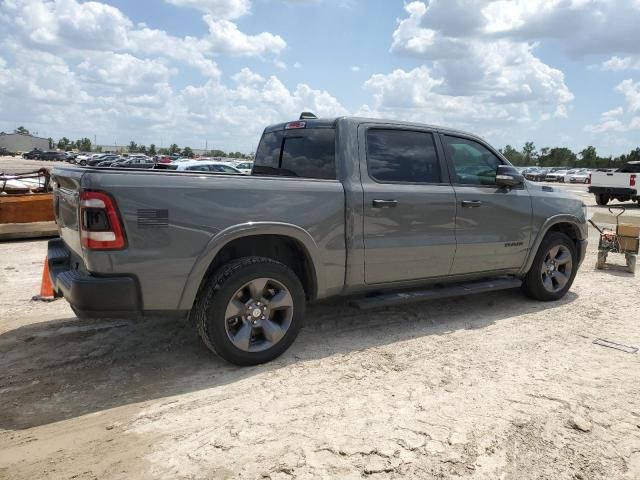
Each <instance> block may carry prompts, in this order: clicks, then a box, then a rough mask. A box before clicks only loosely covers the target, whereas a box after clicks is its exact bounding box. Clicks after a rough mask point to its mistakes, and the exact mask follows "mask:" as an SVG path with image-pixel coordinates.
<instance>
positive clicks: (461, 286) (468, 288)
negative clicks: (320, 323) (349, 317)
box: [351, 277, 522, 310]
mask: <svg viewBox="0 0 640 480" xmlns="http://www.w3.org/2000/svg"><path fill="white" fill-rule="evenodd" d="M521 285H522V280H520V279H518V278H504V277H503V278H496V279H493V280H481V281H475V282H468V283H456V284H452V285H446V286H443V287H434V288H431V289H429V290H414V291H409V292H396V293H383V294H380V295H376V296H375V297H368V298H359V299H356V300H353V301H352V302H351V304H352V305H353V306H355V307H358V308H359V309H360V310H369V309H371V308H380V307H392V306H394V305H402V304H405V303H413V302H422V301H424V300H435V299H439V298H447V297H458V296H463V295H473V294H476V293H486V292H495V291H497V290H507V289H510V288H518V287H520V286H521Z"/></svg>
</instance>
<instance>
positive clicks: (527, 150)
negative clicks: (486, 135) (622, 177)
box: [500, 142, 640, 168]
mask: <svg viewBox="0 0 640 480" xmlns="http://www.w3.org/2000/svg"><path fill="white" fill-rule="evenodd" d="M500 153H502V154H503V155H504V156H505V157H506V158H507V160H509V161H510V162H511V163H512V164H514V165H516V166H520V167H533V166H539V167H568V168H620V167H622V166H624V165H625V164H626V163H627V162H630V161H632V160H638V161H640V147H638V148H635V149H634V150H631V151H630V152H629V153H625V154H622V155H619V156H617V157H612V156H608V157H603V156H600V155H598V152H597V151H596V149H595V147H592V146H588V147H586V148H584V149H582V150H581V151H580V152H577V153H576V152H573V151H572V150H571V149H569V148H566V147H554V148H549V147H545V148H541V149H540V151H538V150H537V149H536V147H535V145H534V144H533V142H527V143H525V144H524V146H523V147H522V149H521V150H517V149H515V148H513V147H512V146H511V145H507V146H505V147H504V148H502V149H500Z"/></svg>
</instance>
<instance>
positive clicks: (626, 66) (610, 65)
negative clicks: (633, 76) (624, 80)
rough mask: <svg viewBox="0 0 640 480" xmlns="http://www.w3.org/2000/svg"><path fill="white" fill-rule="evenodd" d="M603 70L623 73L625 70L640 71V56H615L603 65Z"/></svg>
mask: <svg viewBox="0 0 640 480" xmlns="http://www.w3.org/2000/svg"><path fill="white" fill-rule="evenodd" d="M602 69H603V70H609V71H611V72H622V71H625V70H640V56H634V57H631V56H629V57H618V56H617V55H614V56H613V57H611V58H610V59H609V60H606V61H605V62H603V63H602Z"/></svg>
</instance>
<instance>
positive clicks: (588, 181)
mask: <svg viewBox="0 0 640 480" xmlns="http://www.w3.org/2000/svg"><path fill="white" fill-rule="evenodd" d="M587 183H588V184H589V185H591V174H589V178H587Z"/></svg>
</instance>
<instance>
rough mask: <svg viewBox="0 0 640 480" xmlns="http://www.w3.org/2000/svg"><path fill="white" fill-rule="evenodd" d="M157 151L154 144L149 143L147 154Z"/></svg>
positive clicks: (154, 153) (155, 153)
mask: <svg viewBox="0 0 640 480" xmlns="http://www.w3.org/2000/svg"><path fill="white" fill-rule="evenodd" d="M157 154H158V152H157V151H156V146H155V144H153V143H152V144H151V145H149V155H157Z"/></svg>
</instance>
